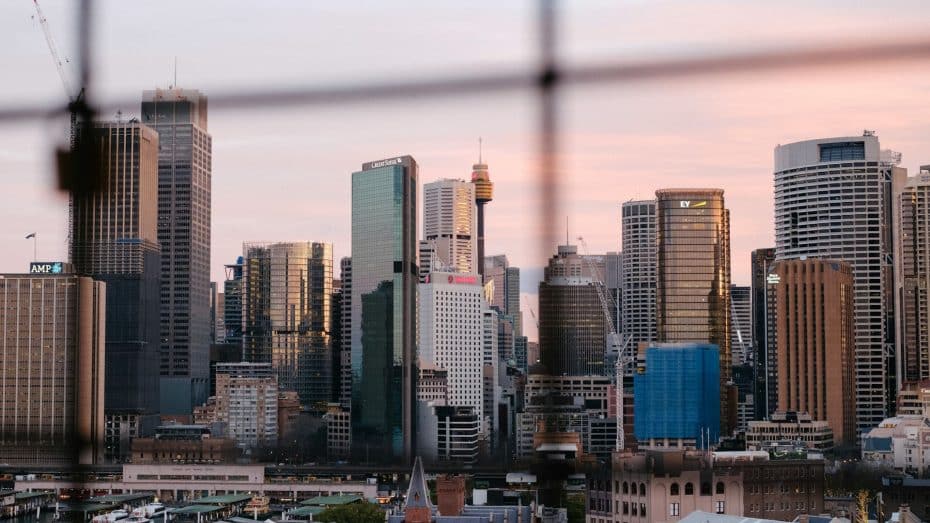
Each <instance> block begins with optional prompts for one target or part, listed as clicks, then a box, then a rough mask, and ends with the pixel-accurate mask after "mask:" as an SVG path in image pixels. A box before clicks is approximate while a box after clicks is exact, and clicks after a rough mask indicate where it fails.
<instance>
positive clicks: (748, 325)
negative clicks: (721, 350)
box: [730, 285, 754, 366]
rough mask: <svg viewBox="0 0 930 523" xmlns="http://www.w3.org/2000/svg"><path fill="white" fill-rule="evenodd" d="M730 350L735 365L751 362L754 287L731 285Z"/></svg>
mask: <svg viewBox="0 0 930 523" xmlns="http://www.w3.org/2000/svg"><path fill="white" fill-rule="evenodd" d="M730 350H731V352H732V355H733V365H734V366H735V365H743V364H751V363H752V361H753V359H754V358H753V356H754V354H753V352H752V289H751V287H749V286H744V285H730Z"/></svg>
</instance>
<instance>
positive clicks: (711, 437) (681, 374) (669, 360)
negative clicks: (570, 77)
mask: <svg viewBox="0 0 930 523" xmlns="http://www.w3.org/2000/svg"><path fill="white" fill-rule="evenodd" d="M719 385H720V354H719V349H718V348H717V347H716V346H714V345H710V344H696V343H692V344H667V345H666V344H660V345H653V346H650V347H649V348H648V349H647V350H646V363H645V368H640V369H639V370H638V371H637V373H636V375H635V376H634V377H633V398H634V399H633V401H634V406H633V413H634V414H633V415H634V428H633V430H634V433H635V434H636V439H637V440H638V441H639V442H640V447H641V448H642V447H643V446H649V447H660V446H670V445H679V446H697V447H700V448H707V446H708V445H713V444H715V443H716V442H717V439H718V438H719V437H720V402H721V398H720V390H719V389H720V387H719Z"/></svg>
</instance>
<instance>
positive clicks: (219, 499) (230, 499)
mask: <svg viewBox="0 0 930 523" xmlns="http://www.w3.org/2000/svg"><path fill="white" fill-rule="evenodd" d="M250 499H252V495H251V494H222V495H219V496H206V497H203V498H200V499H195V500H194V501H193V502H194V503H199V504H208V505H231V504H233V503H242V502H243V501H248V500H250Z"/></svg>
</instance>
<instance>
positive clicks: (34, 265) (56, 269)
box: [29, 262, 64, 274]
mask: <svg viewBox="0 0 930 523" xmlns="http://www.w3.org/2000/svg"><path fill="white" fill-rule="evenodd" d="M63 270H64V264H63V263H62V262H31V263H30V264H29V273H30V274H61V273H62V272H63Z"/></svg>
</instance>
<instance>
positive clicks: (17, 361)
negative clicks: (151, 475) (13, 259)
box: [0, 274, 106, 466]
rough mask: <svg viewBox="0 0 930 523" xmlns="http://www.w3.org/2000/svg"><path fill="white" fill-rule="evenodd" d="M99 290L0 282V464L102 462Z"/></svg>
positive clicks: (96, 286)
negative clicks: (2, 389)
mask: <svg viewBox="0 0 930 523" xmlns="http://www.w3.org/2000/svg"><path fill="white" fill-rule="evenodd" d="M105 287H106V284H104V283H101V282H96V281H94V280H92V279H90V278H87V277H80V276H75V275H65V274H59V275H54V276H52V275H49V276H37V275H32V274H4V275H0V332H3V337H2V338H0V380H2V383H3V384H4V389H5V391H6V392H5V393H4V394H3V395H2V396H0V462H3V463H8V464H10V465H17V466H41V465H56V466H63V465H73V464H75V463H80V464H86V465H90V464H102V463H103V443H104V413H103V408H104V345H105V344H104V338H105V333H104V310H105V308H106V296H105V294H106V290H105Z"/></svg>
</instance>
